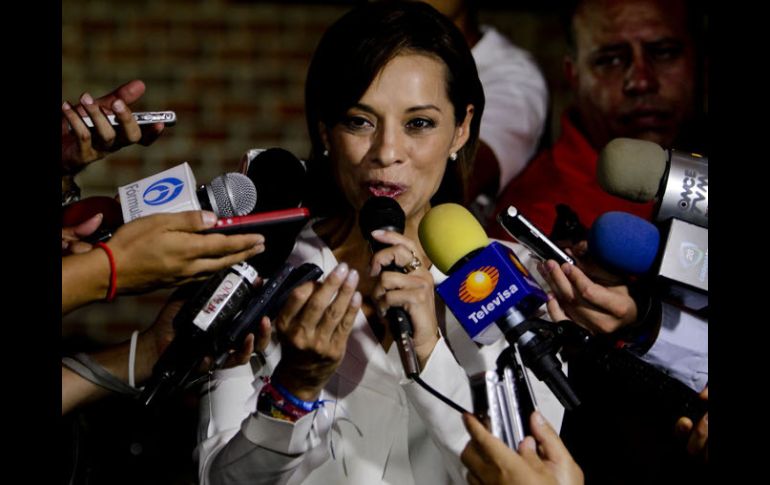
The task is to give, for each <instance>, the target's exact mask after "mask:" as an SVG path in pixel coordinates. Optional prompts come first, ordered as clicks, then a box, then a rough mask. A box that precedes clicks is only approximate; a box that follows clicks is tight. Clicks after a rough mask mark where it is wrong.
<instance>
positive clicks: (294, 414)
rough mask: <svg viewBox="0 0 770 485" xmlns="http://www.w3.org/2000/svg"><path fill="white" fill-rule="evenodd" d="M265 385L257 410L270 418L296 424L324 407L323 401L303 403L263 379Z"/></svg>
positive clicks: (268, 380) (266, 378) (276, 385)
mask: <svg viewBox="0 0 770 485" xmlns="http://www.w3.org/2000/svg"><path fill="white" fill-rule="evenodd" d="M263 380H264V382H265V385H264V386H263V387H262V390H261V391H260V393H259V399H258V401H257V410H258V411H259V412H261V413H263V414H266V415H268V416H270V417H273V418H276V419H281V420H284V421H291V422H296V421H297V420H298V419H300V418H301V417H303V416H305V415H306V414H308V413H309V412H311V411H314V410H316V409H318V408H319V407H321V406H323V405H324V402H323V401H321V400H318V401H312V402H311V401H303V400H301V399H299V398H298V397H296V396H294V395H293V394H291V393H290V392H289V391H288V390H287V389H286V388H285V387H283V386H281V385H280V384H277V383H271V382H270V378H269V377H264V378H263Z"/></svg>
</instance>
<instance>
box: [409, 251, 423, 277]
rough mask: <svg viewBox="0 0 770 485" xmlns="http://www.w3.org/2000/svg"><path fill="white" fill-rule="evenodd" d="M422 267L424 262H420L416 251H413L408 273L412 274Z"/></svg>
mask: <svg viewBox="0 0 770 485" xmlns="http://www.w3.org/2000/svg"><path fill="white" fill-rule="evenodd" d="M420 266H422V261H420V258H418V257H417V255H416V254H415V253H414V251H412V261H411V262H410V263H409V264H407V265H406V269H407V273H411V272H412V271H414V270H416V269H417V268H419V267H420Z"/></svg>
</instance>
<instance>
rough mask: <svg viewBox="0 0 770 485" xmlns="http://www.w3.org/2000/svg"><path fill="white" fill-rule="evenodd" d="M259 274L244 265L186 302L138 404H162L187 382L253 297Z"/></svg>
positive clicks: (232, 268) (217, 276) (212, 281)
mask: <svg viewBox="0 0 770 485" xmlns="http://www.w3.org/2000/svg"><path fill="white" fill-rule="evenodd" d="M256 280H257V271H256V270H255V269H254V268H253V267H251V266H250V265H249V264H248V263H245V262H242V263H238V264H234V265H232V266H230V267H229V268H225V269H223V270H221V271H219V272H217V273H215V274H214V275H213V276H211V277H210V278H209V279H208V280H206V282H205V283H204V284H203V285H202V286H201V287H200V288H199V289H198V291H197V292H196V293H195V295H194V296H193V297H192V298H190V299H189V300H187V301H186V302H185V303H184V305H182V308H181V309H180V310H179V313H177V315H176V316H175V317H174V322H173V325H174V339H173V340H172V341H171V344H169V346H168V347H167V348H166V350H165V351H164V352H163V354H162V355H161V356H160V358H159V359H158V362H156V363H155V365H154V366H153V369H152V376H151V377H150V379H149V380H148V382H147V383H146V385H145V386H144V389H143V390H142V393H141V394H140V395H139V400H140V401H141V402H142V403H143V404H144V405H145V406H151V405H152V404H154V403H157V402H161V401H162V400H163V399H164V398H166V397H168V396H170V395H171V394H173V393H175V392H177V391H178V390H179V389H180V388H182V387H183V386H184V384H185V383H186V382H187V381H188V378H189V376H190V374H191V373H192V372H193V371H195V369H197V368H198V367H199V366H200V364H201V362H202V361H203V358H204V357H205V356H206V355H211V354H212V353H213V347H214V344H215V342H216V341H217V339H218V338H219V336H220V334H221V333H222V331H223V330H224V329H226V328H227V327H228V324H229V322H231V321H232V320H233V319H234V318H235V317H236V316H237V315H238V314H239V313H240V311H241V309H242V308H243V306H244V305H245V304H246V303H247V302H248V301H249V300H250V299H251V297H252V296H253V294H254V292H255V289H254V286H253V285H254V282H255V281H256Z"/></svg>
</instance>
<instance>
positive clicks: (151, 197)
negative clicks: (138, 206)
mask: <svg viewBox="0 0 770 485" xmlns="http://www.w3.org/2000/svg"><path fill="white" fill-rule="evenodd" d="M183 188H184V182H182V181H181V180H179V179H178V178H176V177H167V178H164V179H162V180H158V181H157V182H155V183H154V184H152V185H150V186H149V187H147V190H145V191H144V194H142V198H143V199H144V203H145V204H147V205H163V204H165V203H166V202H170V201H172V200H174V199H176V197H177V196H178V195H179V194H180V193H182V189H183Z"/></svg>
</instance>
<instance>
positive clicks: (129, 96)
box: [61, 79, 176, 175]
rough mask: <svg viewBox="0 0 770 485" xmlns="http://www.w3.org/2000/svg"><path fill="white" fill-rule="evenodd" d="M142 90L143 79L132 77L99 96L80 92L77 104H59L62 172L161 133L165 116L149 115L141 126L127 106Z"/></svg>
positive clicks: (72, 171)
mask: <svg viewBox="0 0 770 485" xmlns="http://www.w3.org/2000/svg"><path fill="white" fill-rule="evenodd" d="M144 90H145V86H144V83H143V82H142V81H140V80H138V79H135V80H133V81H129V82H127V83H125V84H123V85H121V86H118V87H117V88H115V89H114V90H113V91H112V92H110V93H107V94H105V95H104V96H102V97H100V98H96V99H94V98H93V97H92V96H91V95H90V94H89V93H83V94H82V95H81V96H80V103H79V104H77V105H75V106H72V105H71V104H70V103H69V102H66V101H65V102H64V103H63V104H62V120H61V136H62V152H61V155H62V156H61V163H62V175H75V174H77V173H78V172H80V171H81V170H83V169H84V168H85V167H86V165H88V164H89V163H91V162H94V161H96V160H99V159H100V158H104V157H105V156H106V155H108V154H109V153H112V152H115V151H117V150H119V149H121V148H123V147H125V146H128V145H132V144H134V143H140V144H142V145H145V146H147V145H150V144H152V143H153V142H154V141H155V140H156V139H157V138H158V136H160V134H161V133H162V132H163V127H164V126H165V125H164V123H165V122H166V121H167V120H166V119H162V121H158V122H154V120H152V119H149V120H150V121H151V123H150V124H144V122H142V126H141V127H140V123H139V122H138V121H137V119H136V117H135V116H133V115H132V112H131V110H130V109H129V107H128V105H130V104H133V103H134V102H136V101H138V100H139V98H141V97H142V95H143V94H144ZM139 118H140V120H142V119H145V118H146V117H141V116H140V117H139ZM169 121H171V120H170V119H169ZM175 121H176V116H174V117H173V122H175ZM166 124H171V123H166Z"/></svg>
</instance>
